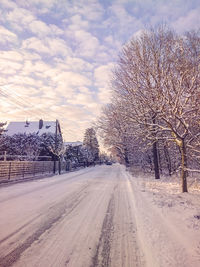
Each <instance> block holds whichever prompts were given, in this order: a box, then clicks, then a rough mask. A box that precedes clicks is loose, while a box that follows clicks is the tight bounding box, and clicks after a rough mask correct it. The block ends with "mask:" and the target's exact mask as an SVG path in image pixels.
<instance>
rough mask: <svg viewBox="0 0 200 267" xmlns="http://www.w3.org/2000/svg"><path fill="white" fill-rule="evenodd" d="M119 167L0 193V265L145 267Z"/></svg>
mask: <svg viewBox="0 0 200 267" xmlns="http://www.w3.org/2000/svg"><path fill="white" fill-rule="evenodd" d="M132 194H133V192H132V190H131V186H130V183H129V180H128V178H127V176H126V171H125V169H124V167H122V166H121V165H119V164H115V165H112V166H105V165H103V166H96V167H90V168H85V169H82V170H79V171H75V172H71V173H66V174H63V175H60V176H58V175H57V176H54V177H49V178H44V179H39V180H34V181H28V182H24V183H18V184H14V185H9V186H4V187H1V188H0V211H1V212H0V266H3V267H9V266H17V267H23V266H28V267H32V266H37V267H39V266H41V267H46V266H48V267H49V266H52V267H57V266H59V267H61V266H73V267H79V266H82V267H96V266H105V267H106V266H115V267H120V266H124V267H135V266H144V261H143V256H142V253H141V251H140V250H139V245H138V240H137V229H136V224H135V217H134V205H133V196H132Z"/></svg>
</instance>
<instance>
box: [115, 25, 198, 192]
mask: <svg viewBox="0 0 200 267" xmlns="http://www.w3.org/2000/svg"><path fill="white" fill-rule="evenodd" d="M199 64H200V37H199V33H194V32H190V33H187V34H186V35H185V36H183V37H182V36H178V35H176V34H175V33H174V32H173V31H171V30H169V29H167V28H165V27H163V26H161V27H159V28H158V29H155V30H154V29H152V30H150V31H146V32H143V34H142V35H141V36H140V37H138V38H133V39H131V40H130V41H129V42H128V43H127V44H126V45H125V46H124V48H123V50H122V52H121V55H120V58H119V61H118V64H117V66H116V68H115V69H114V71H113V80H112V90H113V99H112V101H114V102H115V101H116V102H118V103H119V104H120V106H121V111H120V113H121V116H122V118H123V120H124V121H125V122H127V123H128V125H129V126H130V127H131V128H134V129H135V136H137V135H138V139H140V140H143V142H146V143H147V145H149V144H152V145H153V150H152V152H153V155H154V169H155V174H156V172H157V174H158V175H159V173H158V171H159V165H158V162H159V159H158V158H159V155H158V154H159V151H158V150H159V149H158V147H159V142H160V141H162V140H166V142H167V143H168V142H170V141H171V142H175V143H176V145H177V150H178V151H180V156H181V163H180V167H181V171H182V174H181V178H182V192H187V171H188V155H189V154H188V153H189V151H190V152H191V156H192V154H193V155H199V152H200V150H199V136H200V124H199V118H200V86H199V82H200V72H199ZM111 131H112V130H111ZM166 151H167V150H166ZM166 156H167V154H166Z"/></svg>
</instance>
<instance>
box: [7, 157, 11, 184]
mask: <svg viewBox="0 0 200 267" xmlns="http://www.w3.org/2000/svg"><path fill="white" fill-rule="evenodd" d="M10 174H11V161H10V162H9V169H8V180H10Z"/></svg>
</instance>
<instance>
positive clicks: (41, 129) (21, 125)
mask: <svg viewBox="0 0 200 267" xmlns="http://www.w3.org/2000/svg"><path fill="white" fill-rule="evenodd" d="M56 127H57V134H58V135H61V136H62V134H61V127H60V123H59V121H58V120H56V121H43V120H42V119H41V120H39V121H25V122H19V121H15V122H10V123H9V124H8V126H7V128H6V130H5V132H4V134H6V135H8V136H13V135H14V134H37V135H39V136H41V135H42V134H44V133H46V134H48V133H52V134H56Z"/></svg>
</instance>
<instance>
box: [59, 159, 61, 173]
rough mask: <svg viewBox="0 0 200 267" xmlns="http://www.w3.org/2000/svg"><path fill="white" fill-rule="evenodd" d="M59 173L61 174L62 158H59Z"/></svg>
mask: <svg viewBox="0 0 200 267" xmlns="http://www.w3.org/2000/svg"><path fill="white" fill-rule="evenodd" d="M58 173H59V174H61V161H60V157H59V158H58Z"/></svg>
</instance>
